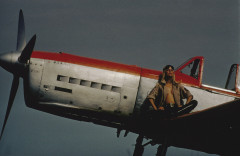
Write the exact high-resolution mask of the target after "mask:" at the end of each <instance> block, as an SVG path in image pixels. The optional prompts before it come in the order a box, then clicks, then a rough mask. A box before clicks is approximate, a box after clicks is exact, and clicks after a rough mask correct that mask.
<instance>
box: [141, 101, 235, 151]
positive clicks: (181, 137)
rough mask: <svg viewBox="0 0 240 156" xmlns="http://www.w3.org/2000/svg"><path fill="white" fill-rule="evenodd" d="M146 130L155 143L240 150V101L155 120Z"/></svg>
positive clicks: (183, 146) (197, 148)
mask: <svg viewBox="0 0 240 156" xmlns="http://www.w3.org/2000/svg"><path fill="white" fill-rule="evenodd" d="M144 127H145V128H143V129H142V130H143V131H142V133H144V132H145V134H146V135H145V136H147V137H149V138H151V139H153V140H154V142H155V143H159V144H162V143H164V142H165V143H167V144H168V145H169V146H175V147H180V148H187V149H193V150H198V151H203V152H206V153H215V154H220V155H235V154H236V153H239V152H240V148H239V147H238V145H239V140H240V100H234V101H231V102H227V103H224V104H221V105H219V106H216V107H212V108H210V109H207V110H204V111H199V112H195V113H191V114H186V115H183V116H179V117H176V118H172V119H164V120H161V119H159V120H158V119H154V120H152V121H151V122H148V123H147V124H145V126H144Z"/></svg>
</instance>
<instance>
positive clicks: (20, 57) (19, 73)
mask: <svg viewBox="0 0 240 156" xmlns="http://www.w3.org/2000/svg"><path fill="white" fill-rule="evenodd" d="M35 41H36V35H34V36H33V37H32V38H31V40H30V41H29V42H28V44H27V45H26V41H25V25H24V18H23V12H22V10H20V12H19V21H18V36H17V48H16V52H10V53H5V54H1V55H0V66H1V67H2V68H4V69H6V70H7V71H9V72H11V73H12V74H13V82H12V87H11V92H10V96H9V100H8V107H7V112H6V115H5V119H4V123H3V127H2V130H1V135H0V140H1V138H2V135H3V132H4V129H5V126H6V123H7V119H8V117H9V114H10V111H11V108H12V105H13V102H14V98H15V96H16V93H17V89H18V85H19V78H20V77H23V78H24V73H25V72H24V71H25V70H26V69H27V68H28V66H27V63H28V60H29V59H30V57H31V54H32V51H33V48H34V45H35Z"/></svg>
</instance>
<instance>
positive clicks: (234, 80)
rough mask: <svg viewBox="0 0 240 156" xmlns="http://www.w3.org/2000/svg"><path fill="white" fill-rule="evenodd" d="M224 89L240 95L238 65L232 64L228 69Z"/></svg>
mask: <svg viewBox="0 0 240 156" xmlns="http://www.w3.org/2000/svg"><path fill="white" fill-rule="evenodd" d="M225 89H228V90H233V91H236V92H237V93H240V72H239V64H233V65H232V66H231V68H230V71H229V74H228V78H227V82H226V85H225Z"/></svg>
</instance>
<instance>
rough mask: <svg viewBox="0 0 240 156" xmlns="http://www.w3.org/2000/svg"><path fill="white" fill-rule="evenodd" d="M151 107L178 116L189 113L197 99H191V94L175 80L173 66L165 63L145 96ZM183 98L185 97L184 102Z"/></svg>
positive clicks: (195, 104)
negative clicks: (155, 82)
mask: <svg viewBox="0 0 240 156" xmlns="http://www.w3.org/2000/svg"><path fill="white" fill-rule="evenodd" d="M147 99H148V100H149V101H150V103H151V105H152V107H153V109H154V110H156V111H158V110H159V111H161V112H163V111H164V113H165V114H167V115H170V116H179V115H182V114H185V113H189V112H190V111H191V110H193V109H194V108H195V107H196V106H197V101H196V100H192V99H193V95H192V94H191V93H190V92H189V90H187V89H186V88H185V87H183V86H182V85H181V84H180V83H177V82H176V81H175V74H174V67H173V66H172V65H167V66H165V67H164V68H163V74H162V75H161V76H160V78H159V81H158V82H157V84H156V86H155V87H154V88H153V89H152V91H151V92H150V94H149V95H148V96H147ZM183 99H187V100H186V103H185V104H184V102H183Z"/></svg>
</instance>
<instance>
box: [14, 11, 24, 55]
mask: <svg viewBox="0 0 240 156" xmlns="http://www.w3.org/2000/svg"><path fill="white" fill-rule="evenodd" d="M25 46H26V39H25V24H24V18H23V12H22V10H20V12H19V19H18V36H17V49H16V50H17V51H22V50H23V48H24V47H25Z"/></svg>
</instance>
